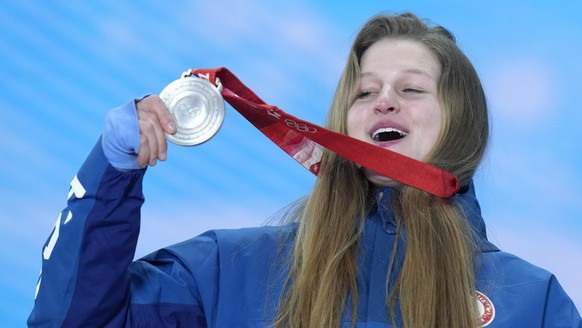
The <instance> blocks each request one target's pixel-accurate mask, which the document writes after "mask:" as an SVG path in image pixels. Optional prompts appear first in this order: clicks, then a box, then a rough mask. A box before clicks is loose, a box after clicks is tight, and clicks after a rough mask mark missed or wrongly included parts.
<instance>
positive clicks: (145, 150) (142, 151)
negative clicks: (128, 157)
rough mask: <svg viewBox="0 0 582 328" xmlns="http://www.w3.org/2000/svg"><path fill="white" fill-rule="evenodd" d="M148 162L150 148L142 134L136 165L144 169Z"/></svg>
mask: <svg viewBox="0 0 582 328" xmlns="http://www.w3.org/2000/svg"><path fill="white" fill-rule="evenodd" d="M149 160H150V148H149V146H148V142H147V137H146V136H144V135H143V134H142V135H140V138H139V153H138V154H137V165H139V167H141V168H144V167H146V166H147V165H148V163H149Z"/></svg>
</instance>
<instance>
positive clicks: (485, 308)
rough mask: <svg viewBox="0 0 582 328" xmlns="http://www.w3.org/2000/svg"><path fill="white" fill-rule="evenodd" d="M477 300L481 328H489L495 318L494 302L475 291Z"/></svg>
mask: <svg viewBox="0 0 582 328" xmlns="http://www.w3.org/2000/svg"><path fill="white" fill-rule="evenodd" d="M475 298H476V299H477V307H478V309H479V322H480V323H481V327H485V326H488V325H489V324H490V323H491V322H492V321H493V319H494V318H495V306H493V302H491V300H490V299H489V297H487V296H485V294H483V293H481V292H480V291H478V290H476V291H475Z"/></svg>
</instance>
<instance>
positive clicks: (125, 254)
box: [28, 140, 145, 327]
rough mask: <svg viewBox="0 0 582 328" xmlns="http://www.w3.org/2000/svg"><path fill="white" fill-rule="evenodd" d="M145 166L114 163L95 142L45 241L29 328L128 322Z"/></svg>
mask: <svg viewBox="0 0 582 328" xmlns="http://www.w3.org/2000/svg"><path fill="white" fill-rule="evenodd" d="M144 172H145V170H134V171H128V172H122V171H119V170H117V169H115V168H114V167H113V166H111V165H110V164H109V161H108V160H107V159H106V157H105V155H104V154H103V150H102V147H101V140H100V141H99V142H98V143H97V145H96V146H95V148H94V149H93V151H92V152H91V154H90V155H89V157H88V158H87V160H86V161H85V163H84V164H83V166H82V167H81V169H80V171H79V172H78V174H77V175H76V176H75V177H74V179H73V180H72V182H71V189H70V191H69V197H68V201H67V207H66V208H65V209H64V210H63V211H62V212H61V213H60V214H59V216H58V218H57V222H56V224H55V227H54V230H53V231H52V234H51V235H50V237H49V239H48V240H47V242H46V243H45V245H44V247H43V251H42V272H41V276H40V278H39V281H38V286H37V290H36V295H35V302H34V308H33V310H32V313H31V314H30V317H29V319H28V324H29V326H30V327H57V326H58V327H72V326H75V327H106V326H110V327H123V326H129V325H130V324H131V322H130V321H131V320H129V319H128V318H129V315H128V311H129V310H128V309H129V303H130V293H129V290H130V277H129V272H128V266H129V264H130V263H131V261H132V260H133V257H134V252H135V247H136V244H137V238H138V234H139V227H140V208H141V206H142V204H143V201H144V197H143V194H142V178H143V175H144Z"/></svg>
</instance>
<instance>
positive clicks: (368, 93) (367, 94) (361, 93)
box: [358, 91, 372, 99]
mask: <svg viewBox="0 0 582 328" xmlns="http://www.w3.org/2000/svg"><path fill="white" fill-rule="evenodd" d="M370 95H372V91H362V92H360V93H358V99H363V98H367V97H369V96H370Z"/></svg>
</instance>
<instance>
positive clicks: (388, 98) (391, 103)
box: [374, 89, 400, 114]
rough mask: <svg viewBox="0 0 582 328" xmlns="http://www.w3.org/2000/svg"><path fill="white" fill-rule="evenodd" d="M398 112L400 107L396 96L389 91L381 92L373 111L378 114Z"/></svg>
mask: <svg viewBox="0 0 582 328" xmlns="http://www.w3.org/2000/svg"><path fill="white" fill-rule="evenodd" d="M399 110H400V105H399V104H398V101H397V99H396V96H395V95H393V94H392V92H391V91H390V89H386V90H382V92H381V93H380V94H379V95H378V99H377V100H376V103H375V104H374V111H376V112H378V113H380V114H388V113H391V112H397V111H399Z"/></svg>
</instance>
